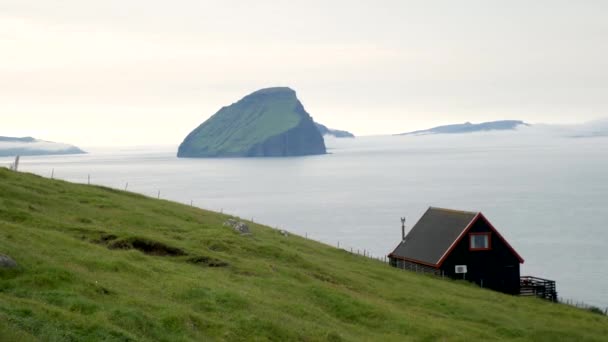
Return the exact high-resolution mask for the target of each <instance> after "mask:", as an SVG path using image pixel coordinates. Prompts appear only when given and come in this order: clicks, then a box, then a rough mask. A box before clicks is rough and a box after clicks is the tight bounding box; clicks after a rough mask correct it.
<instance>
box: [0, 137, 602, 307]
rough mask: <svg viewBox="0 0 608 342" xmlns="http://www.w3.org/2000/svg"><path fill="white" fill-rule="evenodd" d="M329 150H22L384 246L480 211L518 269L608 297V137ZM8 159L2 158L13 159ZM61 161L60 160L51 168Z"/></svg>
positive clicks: (425, 141) (335, 237) (563, 292)
mask: <svg viewBox="0 0 608 342" xmlns="http://www.w3.org/2000/svg"><path fill="white" fill-rule="evenodd" d="M327 145H328V147H329V149H330V150H329V151H330V152H331V153H330V154H328V155H324V156H313V157H299V158H266V159H265V158H254V159H177V158H176V157H175V151H176V147H163V148H144V149H135V148H133V149H123V150H118V149H116V150H103V149H90V151H91V153H90V154H88V155H82V156H48V157H24V158H22V160H21V170H22V171H29V172H33V173H36V174H40V175H43V176H47V177H48V176H50V175H51V172H54V176H55V178H61V179H65V180H69V181H73V182H81V183H86V182H87V177H88V175H89V174H90V177H91V182H92V183H95V184H103V185H106V186H111V187H115V188H120V189H124V188H125V186H126V184H127V183H128V190H130V191H135V192H139V193H143V194H146V195H149V196H153V197H156V196H157V195H158V192H159V191H160V197H161V198H164V199H170V200H174V201H178V202H182V203H187V204H190V201H192V202H193V204H194V205H195V206H199V207H203V208H207V209H212V210H217V211H219V210H223V212H225V213H231V214H235V215H238V216H241V217H243V218H247V219H251V218H253V219H254V220H255V221H256V222H261V223H264V224H267V225H270V226H273V227H280V228H283V229H287V230H289V231H291V232H294V233H297V234H300V235H308V237H309V238H312V239H315V240H319V241H323V242H325V243H327V244H331V245H336V244H337V243H338V242H339V243H340V247H342V248H345V249H350V248H354V249H355V250H356V249H360V250H363V249H365V250H366V251H369V252H370V253H371V254H372V255H374V256H384V255H386V254H388V253H389V252H391V251H392V249H393V248H394V247H395V246H396V244H397V243H398V242H399V239H400V235H401V228H400V225H401V223H400V220H399V218H400V217H402V216H405V217H407V224H408V226H409V227H411V226H412V225H413V224H414V223H415V222H416V221H417V220H418V218H420V216H421V215H422V214H423V213H424V211H425V210H426V208H427V207H428V206H439V207H448V208H455V209H463V210H471V211H482V212H483V213H484V214H485V215H486V216H487V217H488V218H489V220H490V221H492V223H493V224H494V225H495V226H496V228H497V229H498V230H499V231H500V232H501V234H502V235H503V236H504V237H505V238H506V239H507V240H508V241H509V242H510V243H511V245H513V247H514V248H515V249H516V250H517V251H518V252H519V254H521V255H522V256H523V258H524V259H525V264H524V265H523V266H522V275H534V276H539V277H546V278H549V279H554V280H556V281H557V287H558V288H557V289H558V294H559V296H560V297H564V298H570V299H574V300H578V301H584V302H587V303H588V304H593V305H597V306H600V307H602V308H606V307H608V255H607V252H608V248H607V246H608V138H607V137H595V138H569V137H563V136H562V137H560V136H556V135H551V134H541V135H539V134H532V133H531V132H509V133H497V134H486V133H479V134H470V135H453V136H418V137H412V136H409V137H404V136H402V137H390V136H387V137H362V138H356V139H327ZM9 161H10V160H9V159H7V158H2V159H0V164H8V163H9ZM52 170H54V171H52Z"/></svg>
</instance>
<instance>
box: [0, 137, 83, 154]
mask: <svg viewBox="0 0 608 342" xmlns="http://www.w3.org/2000/svg"><path fill="white" fill-rule="evenodd" d="M80 153H86V152H84V151H83V150H81V149H79V148H78V147H76V146H72V145H68V144H61V143H55V142H51V141H44V140H38V139H34V138H32V137H25V138H13V137H0V157H10V156H17V155H19V156H37V155H53V154H80Z"/></svg>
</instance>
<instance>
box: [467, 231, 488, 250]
mask: <svg viewBox="0 0 608 342" xmlns="http://www.w3.org/2000/svg"><path fill="white" fill-rule="evenodd" d="M475 235H485V236H487V237H488V247H487V248H473V246H472V245H473V244H472V243H471V242H472V239H473V236H475ZM491 249H492V233H490V232H484V233H469V250H470V251H489V250H491Z"/></svg>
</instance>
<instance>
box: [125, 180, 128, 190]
mask: <svg viewBox="0 0 608 342" xmlns="http://www.w3.org/2000/svg"><path fill="white" fill-rule="evenodd" d="M128 187H129V182H127V184H125V191H127V188H128Z"/></svg>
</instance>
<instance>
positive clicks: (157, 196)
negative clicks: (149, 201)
mask: <svg viewBox="0 0 608 342" xmlns="http://www.w3.org/2000/svg"><path fill="white" fill-rule="evenodd" d="M156 199H160V190H158V194H157V195H156Z"/></svg>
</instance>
